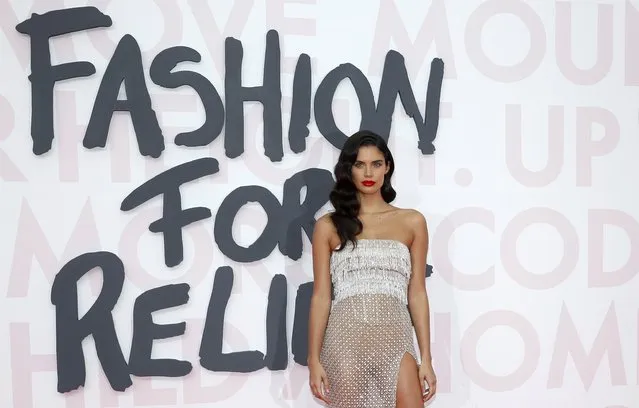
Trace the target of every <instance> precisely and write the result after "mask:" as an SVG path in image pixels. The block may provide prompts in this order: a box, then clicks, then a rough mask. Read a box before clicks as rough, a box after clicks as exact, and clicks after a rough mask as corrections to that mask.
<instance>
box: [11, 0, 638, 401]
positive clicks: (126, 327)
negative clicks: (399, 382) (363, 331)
mask: <svg viewBox="0 0 639 408" xmlns="http://www.w3.org/2000/svg"><path fill="white" fill-rule="evenodd" d="M0 28H1V30H0V47H1V48H0V51H1V55H2V63H1V64H0V78H1V80H0V225H1V228H0V234H1V235H0V237H1V241H0V242H1V245H0V270H1V271H2V275H1V276H2V278H1V279H0V289H1V290H2V298H1V299H2V300H1V302H2V311H3V312H2V331H3V333H5V335H4V336H2V337H0V353H1V354H0V355H1V356H2V362H3V364H2V368H1V369H0V370H1V371H0V373H1V378H0V379H1V381H0V384H2V385H1V390H2V392H0V405H2V406H5V407H19V408H32V407H47V408H56V407H65V408H84V407H105V408H107V407H167V406H169V407H189V408H191V407H192V408H197V407H212V406H220V407H227V406H228V407H240V406H260V407H313V406H319V402H318V401H316V400H315V399H314V398H313V397H312V395H311V393H310V390H309V388H308V371H307V368H306V355H307V344H306V340H307V329H308V309H309V302H310V295H311V292H312V260H311V248H310V237H311V234H312V230H313V225H314V221H315V219H317V218H318V217H320V216H321V215H323V214H325V213H326V212H328V211H330V209H331V208H330V204H329V203H328V196H327V194H328V191H329V190H330V189H331V186H332V182H333V175H332V168H333V165H334V163H335V162H336V160H337V156H338V154H339V149H340V148H341V146H342V144H343V142H344V140H345V138H346V137H347V136H348V135H350V134H352V133H353V132H355V131H357V130H359V129H370V130H374V131H376V132H378V133H379V134H381V135H382V136H383V137H384V138H385V139H386V140H388V143H389V147H390V148H391V150H392V152H393V154H394V156H395V160H396V171H395V175H394V179H393V183H394V186H395V188H396V189H397V191H398V198H397V200H396V201H395V202H394V204H395V205H397V206H399V207H404V208H416V209H418V210H420V211H421V212H422V213H424V215H425V216H426V218H427V220H428V225H429V235H430V248H429V255H428V264H429V265H428V271H427V275H428V277H427V288H428V291H429V298H430V305H431V322H432V329H431V341H432V351H433V356H434V367H435V370H436V372H437V375H438V382H439V385H438V395H437V397H436V398H435V399H434V401H433V402H432V403H431V406H432V407H442V408H443V407H446V408H453V407H457V408H488V407H490V408H507V407H508V408H509V407H512V406H517V407H519V408H525V407H539V406H543V407H549V408H550V407H556V408H565V407H593V408H631V407H637V406H639V391H638V390H639V378H638V375H639V335H638V330H639V299H637V298H636V297H635V296H636V294H637V293H638V292H639V278H637V276H636V275H637V272H638V269H639V268H638V265H639V222H638V218H639V196H638V195H637V193H636V191H635V189H634V188H633V182H632V180H633V179H632V177H633V176H632V174H637V172H638V170H639V165H638V164H637V163H639V161H637V160H636V158H635V155H636V154H637V152H639V138H638V137H637V135H639V120H638V117H639V116H638V115H639V57H638V56H639V51H638V50H637V47H635V44H636V42H637V41H638V40H639V2H636V1H623V0H614V1H595V0H573V1H552V0H545V1H533V2H531V1H521V0H488V1H479V0H470V1H446V0H429V1H424V2H416V1H408V0H405V1H404V0H402V1H400V0H397V1H390V0H379V1H369V0H366V1H335V0H323V1H318V0H268V1H265V0H262V1H257V0H242V1H231V0H225V1H204V0H157V1H150V0H136V1H135V2H133V1H126V0H100V1H97V0H96V1H86V0H84V1H80V0H66V1H65V0H39V1H34V0H27V1H22V0H4V1H2V2H0Z"/></svg>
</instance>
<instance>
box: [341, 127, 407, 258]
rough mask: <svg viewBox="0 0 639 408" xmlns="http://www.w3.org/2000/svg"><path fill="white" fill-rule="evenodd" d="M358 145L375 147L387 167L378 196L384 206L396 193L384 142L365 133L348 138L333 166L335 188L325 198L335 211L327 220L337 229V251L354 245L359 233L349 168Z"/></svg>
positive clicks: (350, 169)
mask: <svg viewBox="0 0 639 408" xmlns="http://www.w3.org/2000/svg"><path fill="white" fill-rule="evenodd" d="M362 146H375V147H377V148H378V149H379V150H380V151H381V152H382V154H383V155H384V159H385V161H386V163H387V164H388V165H389V170H388V173H386V175H385V176H384V183H383V184H382V188H381V194H382V198H383V199H384V201H386V202H387V203H390V202H392V201H393V200H394V199H395V196H396V195H397V193H396V192H395V190H394V189H393V186H392V185H391V181H390V180H391V177H392V176H393V171H394V170H395V162H394V160H393V155H392V154H391V152H390V150H389V149H388V145H387V144H386V141H385V140H384V139H382V137H381V136H379V135H378V134H376V133H373V132H371V131H369V130H360V131H358V132H355V133H354V134H353V135H351V136H350V137H349V138H348V139H347V140H346V143H344V146H343V147H342V151H341V153H340V155H339V158H338V159H337V163H336V164H335V169H334V170H333V173H334V175H335V185H334V186H333V189H332V190H331V192H330V195H329V199H330V201H331V204H332V205H333V208H334V209H335V211H334V212H333V213H331V220H332V221H333V224H334V225H335V228H336V229H337V235H338V236H339V239H340V241H341V245H340V247H339V248H338V249H337V250H338V251H341V250H342V249H344V247H345V246H346V243H347V241H350V242H352V243H353V245H357V242H356V238H355V237H356V236H357V235H359V233H361V232H362V228H363V226H362V222H361V221H360V220H359V218H358V215H359V209H360V202H359V199H358V196H357V187H356V186H355V183H353V177H352V168H353V164H355V161H356V160H357V153H358V152H359V148H360V147H362Z"/></svg>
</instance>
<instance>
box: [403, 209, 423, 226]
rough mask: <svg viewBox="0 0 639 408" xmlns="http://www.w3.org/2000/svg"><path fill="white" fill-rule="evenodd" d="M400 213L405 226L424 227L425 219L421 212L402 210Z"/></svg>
mask: <svg viewBox="0 0 639 408" xmlns="http://www.w3.org/2000/svg"><path fill="white" fill-rule="evenodd" d="M400 211H401V216H402V219H403V221H404V222H405V223H406V225H414V226H416V227H418V228H423V227H425V226H426V217H424V214H422V213H421V211H419V210H416V209H414V208H402V209H401V210H400Z"/></svg>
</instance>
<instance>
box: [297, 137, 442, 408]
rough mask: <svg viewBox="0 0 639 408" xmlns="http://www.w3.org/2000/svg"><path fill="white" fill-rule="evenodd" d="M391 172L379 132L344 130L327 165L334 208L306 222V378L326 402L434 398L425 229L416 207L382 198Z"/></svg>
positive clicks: (391, 403) (388, 193)
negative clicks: (309, 247) (309, 278)
mask: <svg viewBox="0 0 639 408" xmlns="http://www.w3.org/2000/svg"><path fill="white" fill-rule="evenodd" d="M393 170H394V162H393V157H392V155H391V153H390V151H389V149H388V146H387V145H386V142H385V141H384V140H383V139H382V138H381V137H379V136H378V135H376V134H374V133H372V132H369V131H359V132H357V133H355V134H354V135H352V136H351V137H350V138H349V139H348V140H347V141H346V143H345V144H344V147H343V149H342V152H341V154H340V156H339V159H338V162H337V164H336V165H335V171H334V173H335V177H336V182H335V186H334V188H333V190H332V191H331V194H330V200H331V203H332V204H333V207H334V212H332V213H330V214H326V215H324V216H323V217H321V218H320V219H318V220H317V222H316V223H315V228H314V231H313V238H312V244H313V275H314V286H313V296H312V299H311V310H310V316H309V318H310V321H309V349H308V368H309V374H310V379H309V382H310V387H311V391H312V392H313V395H314V396H315V397H317V398H319V399H321V400H323V401H324V402H326V403H327V404H328V405H329V406H332V407H340V408H341V407H366V408H373V407H384V408H389V407H421V406H423V404H424V402H426V401H428V400H430V399H431V398H432V397H433V396H434V395H435V382H436V380H435V373H434V371H433V367H432V364H431V353H430V328H429V326H430V319H429V307H428V297H427V294H426V288H425V271H426V254H427V251H428V230H427V225H426V220H425V219H424V217H423V215H422V214H421V213H420V212H418V211H416V210H411V209H400V208H397V207H394V206H392V205H390V204H389V203H390V202H392V201H393V200H394V199H395V194H396V193H395V190H394V189H393V187H392V186H391V181H390V180H391V176H392V175H393ZM332 290H333V291H334V292H333V293H332ZM407 306H408V307H407ZM411 323H412V324H411ZM413 326H414V328H415V333H416V335H417V343H418V345H419V351H420V359H419V360H420V361H421V365H419V366H418V364H417V361H418V360H417V355H416V352H415V347H414V342H413Z"/></svg>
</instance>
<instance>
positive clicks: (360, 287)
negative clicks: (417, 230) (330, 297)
mask: <svg viewBox="0 0 639 408" xmlns="http://www.w3.org/2000/svg"><path fill="white" fill-rule="evenodd" d="M410 267H411V263H410V252H409V251H408V248H407V247H406V245H404V244H403V243H401V242H399V241H393V240H381V239H363V240H360V241H357V247H356V248H355V249H354V248H353V245H352V244H351V243H349V244H348V246H347V247H346V248H344V249H343V250H342V251H340V252H337V251H334V252H333V254H332V255H331V280H332V282H333V287H334V293H335V300H334V301H335V302H339V301H340V300H342V299H345V298H347V297H349V296H352V295H358V294H375V293H379V294H386V295H391V296H395V297H397V298H398V299H399V300H400V301H401V302H402V303H404V304H407V303H408V301H407V295H406V288H407V286H408V281H409V279H410V275H411V268H410Z"/></svg>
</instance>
